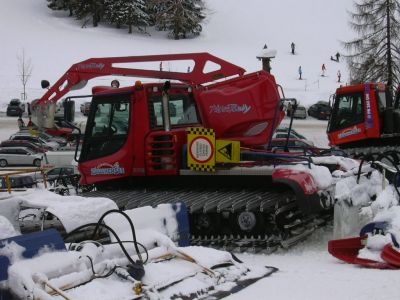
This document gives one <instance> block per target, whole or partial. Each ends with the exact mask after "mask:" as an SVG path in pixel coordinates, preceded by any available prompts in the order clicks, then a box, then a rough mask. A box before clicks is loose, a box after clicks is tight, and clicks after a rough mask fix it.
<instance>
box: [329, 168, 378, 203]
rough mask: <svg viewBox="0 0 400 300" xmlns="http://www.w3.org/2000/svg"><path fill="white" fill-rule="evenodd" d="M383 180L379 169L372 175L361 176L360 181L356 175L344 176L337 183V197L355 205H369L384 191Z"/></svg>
mask: <svg viewBox="0 0 400 300" xmlns="http://www.w3.org/2000/svg"><path fill="white" fill-rule="evenodd" d="M382 181H383V178H382V174H381V173H380V172H379V171H377V170H375V171H373V172H372V173H371V175H370V177H366V176H361V177H360V180H359V182H358V183H357V177H355V176H350V177H345V178H342V179H340V180H339V181H338V182H337V183H336V186H335V199H336V200H337V201H338V202H339V203H340V202H343V201H345V202H348V204H351V205H353V206H359V205H367V204H369V203H370V202H371V198H372V197H373V196H376V195H378V194H379V193H380V192H381V191H382Z"/></svg>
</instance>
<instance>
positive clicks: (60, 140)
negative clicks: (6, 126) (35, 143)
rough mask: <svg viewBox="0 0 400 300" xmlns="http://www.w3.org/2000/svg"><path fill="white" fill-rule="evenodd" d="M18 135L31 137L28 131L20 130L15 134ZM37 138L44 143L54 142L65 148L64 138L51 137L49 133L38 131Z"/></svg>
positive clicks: (65, 140) (65, 141)
mask: <svg viewBox="0 0 400 300" xmlns="http://www.w3.org/2000/svg"><path fill="white" fill-rule="evenodd" d="M18 133H21V134H30V135H32V134H31V133H30V131H29V130H28V129H22V130H20V131H19V132H17V134H18ZM38 136H39V137H40V138H42V139H44V140H45V141H46V142H56V143H58V144H59V145H60V146H61V147H63V146H65V145H66V144H67V139H66V138H63V137H61V136H53V135H51V134H49V133H46V132H43V131H38Z"/></svg>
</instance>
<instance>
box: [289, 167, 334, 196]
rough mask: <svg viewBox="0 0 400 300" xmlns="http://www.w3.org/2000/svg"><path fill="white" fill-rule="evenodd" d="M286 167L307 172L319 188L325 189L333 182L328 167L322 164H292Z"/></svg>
mask: <svg viewBox="0 0 400 300" xmlns="http://www.w3.org/2000/svg"><path fill="white" fill-rule="evenodd" d="M285 168H286V166H285ZM287 168H288V169H291V170H297V171H301V172H306V173H309V174H310V175H311V176H312V177H313V179H314V181H315V183H316V185H317V186H318V188H319V189H321V190H325V189H327V188H329V187H330V186H331V185H332V183H333V178H332V174H331V172H330V171H329V169H328V168H327V167H324V166H317V165H314V164H311V165H310V167H309V166H308V165H302V164H297V165H294V166H288V167H287Z"/></svg>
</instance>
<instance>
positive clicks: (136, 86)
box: [135, 80, 143, 91]
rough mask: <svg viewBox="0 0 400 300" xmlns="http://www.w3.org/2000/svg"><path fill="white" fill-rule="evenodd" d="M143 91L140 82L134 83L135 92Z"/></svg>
mask: <svg viewBox="0 0 400 300" xmlns="http://www.w3.org/2000/svg"><path fill="white" fill-rule="evenodd" d="M142 89H143V84H142V82H141V81H140V80H136V81H135V90H138V91H139V90H142Z"/></svg>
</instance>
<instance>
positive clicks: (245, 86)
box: [36, 53, 336, 250]
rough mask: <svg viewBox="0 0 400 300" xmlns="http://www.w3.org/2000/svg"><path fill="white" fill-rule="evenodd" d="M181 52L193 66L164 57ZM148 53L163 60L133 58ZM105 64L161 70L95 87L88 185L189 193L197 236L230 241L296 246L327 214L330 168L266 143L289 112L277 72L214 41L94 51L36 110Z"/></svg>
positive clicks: (120, 69)
mask: <svg viewBox="0 0 400 300" xmlns="http://www.w3.org/2000/svg"><path fill="white" fill-rule="evenodd" d="M181 61H191V62H192V63H193V67H192V68H191V69H189V70H188V69H187V68H186V67H185V71H183V72H177V71H165V70H162V68H158V66H159V65H162V63H164V65H166V62H181ZM144 62H146V63H152V64H154V65H155V66H156V69H155V70H148V69H143V68H140V67H138V68H132V64H133V63H144ZM210 67H211V68H210ZM210 69H211V71H210ZM106 75H115V76H118V75H119V76H135V77H140V78H143V77H144V78H154V79H157V80H155V81H153V82H150V83H147V82H146V83H144V82H141V81H136V82H135V83H134V84H132V85H130V86H126V87H119V84H117V82H116V81H114V84H113V87H111V86H110V87H104V86H102V87H94V88H93V89H92V92H93V94H92V95H89V97H90V98H91V106H90V112H89V115H88V119H87V124H86V132H85V135H84V139H83V146H82V149H81V151H80V156H79V159H78V161H79V171H80V173H81V184H82V185H92V186H95V188H96V191H95V192H91V193H88V194H87V195H88V196H90V195H93V196H100V195H101V196H105V197H109V198H111V199H113V200H115V201H116V202H117V204H118V205H119V206H120V207H123V208H134V207H138V206H144V205H157V204H158V203H175V202H184V203H185V204H186V206H187V208H188V210H189V212H190V226H191V235H192V236H191V242H192V244H203V245H214V246H220V247H228V248H229V247H244V248H248V247H251V248H254V249H267V250H273V249H275V248H276V247H277V246H279V245H283V246H290V245H292V244H294V243H296V242H297V241H299V240H302V239H303V238H305V237H306V236H307V235H309V234H310V233H311V232H312V231H313V230H314V229H315V227H316V226H317V225H319V224H321V223H323V222H324V221H325V215H326V212H329V211H331V208H332V205H333V201H332V187H331V186H323V185H321V184H318V178H316V177H315V176H320V175H321V174H322V173H319V172H318V171H319V168H324V170H325V171H326V172H327V173H328V176H330V173H329V171H328V170H327V169H326V168H325V167H321V166H315V165H314V164H313V163H312V160H313V158H312V157H311V156H309V155H308V154H307V152H306V150H304V149H301V151H300V153H299V151H298V149H297V153H293V152H291V151H290V150H293V149H288V147H285V148H286V149H282V150H286V151H282V152H280V153H279V154H278V153H273V152H271V151H269V150H268V144H269V141H270V139H271V137H272V134H273V132H274V131H275V129H276V127H277V126H278V125H279V123H280V121H281V120H282V118H283V117H284V115H285V112H284V108H283V105H282V103H281V100H282V95H281V94H280V93H279V86H278V85H277V83H276V82H275V78H274V77H273V76H272V75H271V74H269V73H268V72H266V71H263V70H261V71H258V72H254V73H249V74H245V70H244V69H243V68H241V67H239V66H236V65H234V64H231V63H229V62H227V61H225V60H222V59H220V58H217V57H215V56H213V55H210V54H208V53H191V54H168V55H151V56H131V57H109V58H93V59H88V60H86V61H83V62H80V63H77V64H75V65H73V66H72V67H71V68H70V69H69V70H68V71H67V72H66V73H65V74H64V75H63V76H62V77H61V78H60V79H59V80H58V81H57V82H56V83H55V84H54V85H53V86H52V87H51V88H50V89H49V91H48V92H46V94H45V95H44V96H43V97H42V98H41V99H40V100H39V101H38V102H37V104H36V105H37V109H36V111H37V112H41V111H42V112H46V107H47V104H51V103H55V102H56V101H58V100H59V99H60V98H61V97H63V96H64V95H65V94H66V93H67V92H69V91H70V90H71V89H76V88H79V87H82V86H84V85H85V84H86V82H87V81H88V80H90V79H93V78H96V77H100V76H106ZM80 97H82V96H80ZM71 98H73V97H71ZM39 117H40V114H39ZM38 123H39V124H40V121H38ZM42 124H44V123H43V122H42ZM326 163H327V160H324V164H326ZM328 164H329V163H328ZM332 164H333V166H330V167H331V170H333V169H335V168H336V163H335V162H333V163H332ZM294 165H297V166H294ZM324 174H325V175H326V173H324Z"/></svg>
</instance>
